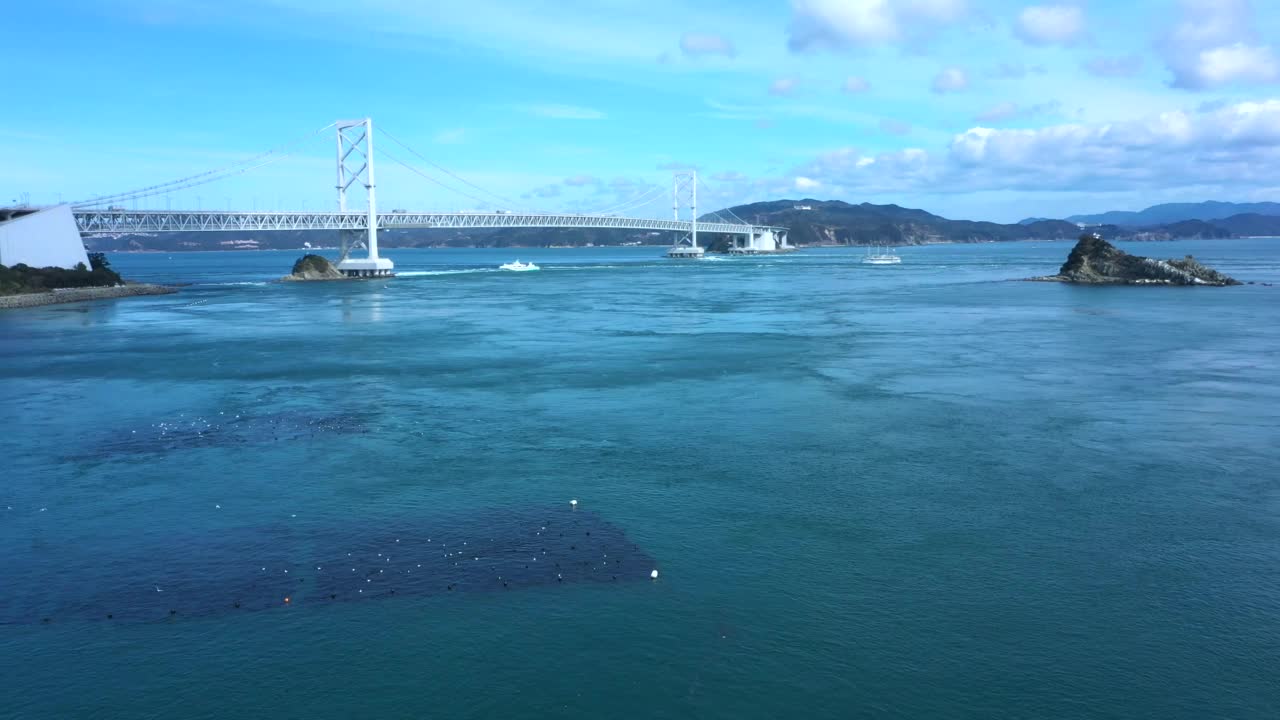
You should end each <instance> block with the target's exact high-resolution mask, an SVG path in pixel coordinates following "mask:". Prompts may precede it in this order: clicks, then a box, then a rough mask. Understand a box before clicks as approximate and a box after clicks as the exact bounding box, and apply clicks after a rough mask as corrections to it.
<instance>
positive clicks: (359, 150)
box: [337, 118, 395, 277]
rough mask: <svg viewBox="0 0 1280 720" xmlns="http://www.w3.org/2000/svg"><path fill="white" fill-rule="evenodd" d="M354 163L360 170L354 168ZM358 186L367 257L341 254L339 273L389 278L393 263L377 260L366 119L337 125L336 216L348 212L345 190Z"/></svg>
mask: <svg viewBox="0 0 1280 720" xmlns="http://www.w3.org/2000/svg"><path fill="white" fill-rule="evenodd" d="M353 155H354V156H355V157H354V158H353V157H352V156H353ZM356 163H359V164H360V166H359V167H356ZM357 182H358V183H360V184H362V185H364V190H365V196H366V197H367V198H368V199H369V206H368V212H367V213H366V215H365V233H366V235H365V240H364V247H365V250H367V251H368V256H367V257H363V258H352V257H347V255H346V252H344V253H343V256H342V259H341V260H340V261H339V262H338V271H339V272H341V273H342V274H344V275H346V276H348V277H376V276H380V275H391V274H392V270H394V269H395V263H392V262H391V260H390V259H388V258H384V257H378V202H377V199H376V196H375V192H374V191H375V185H374V182H373V120H371V119H369V118H365V119H363V120H339V121H338V185H337V188H338V212H340V213H345V212H346V211H347V189H348V188H350V187H351V185H352V184H354V183H357Z"/></svg>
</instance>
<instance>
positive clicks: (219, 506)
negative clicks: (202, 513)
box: [213, 505, 222, 510]
mask: <svg viewBox="0 0 1280 720" xmlns="http://www.w3.org/2000/svg"><path fill="white" fill-rule="evenodd" d="M213 509H214V510H221V509H222V506H221V505H214V506H213Z"/></svg>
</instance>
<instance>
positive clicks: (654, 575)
mask: <svg viewBox="0 0 1280 720" xmlns="http://www.w3.org/2000/svg"><path fill="white" fill-rule="evenodd" d="M649 577H651V578H653V579H654V580H657V579H658V571H657V570H654V571H653V572H651V573H649Z"/></svg>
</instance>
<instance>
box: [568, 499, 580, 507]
mask: <svg viewBox="0 0 1280 720" xmlns="http://www.w3.org/2000/svg"><path fill="white" fill-rule="evenodd" d="M569 506H570V507H578V501H577V500H576V499H575V500H570V501H569Z"/></svg>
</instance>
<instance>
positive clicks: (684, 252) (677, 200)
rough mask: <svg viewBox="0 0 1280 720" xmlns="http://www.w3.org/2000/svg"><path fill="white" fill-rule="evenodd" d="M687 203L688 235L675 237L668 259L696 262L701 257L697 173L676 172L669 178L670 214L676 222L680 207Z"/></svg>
mask: <svg viewBox="0 0 1280 720" xmlns="http://www.w3.org/2000/svg"><path fill="white" fill-rule="evenodd" d="M682 203H687V205H686V206H687V207H688V208H689V221H690V226H689V234H688V235H685V236H684V237H679V236H677V237H676V242H675V244H674V245H672V246H671V249H670V250H668V251H667V257H669V258H682V259H689V260H697V259H699V258H701V257H702V254H703V250H702V248H700V247H698V171H697V170H689V171H687V172H677V173H675V174H674V175H672V176H671V213H672V215H673V219H674V220H675V221H676V222H679V221H680V207H681V204H682Z"/></svg>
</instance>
